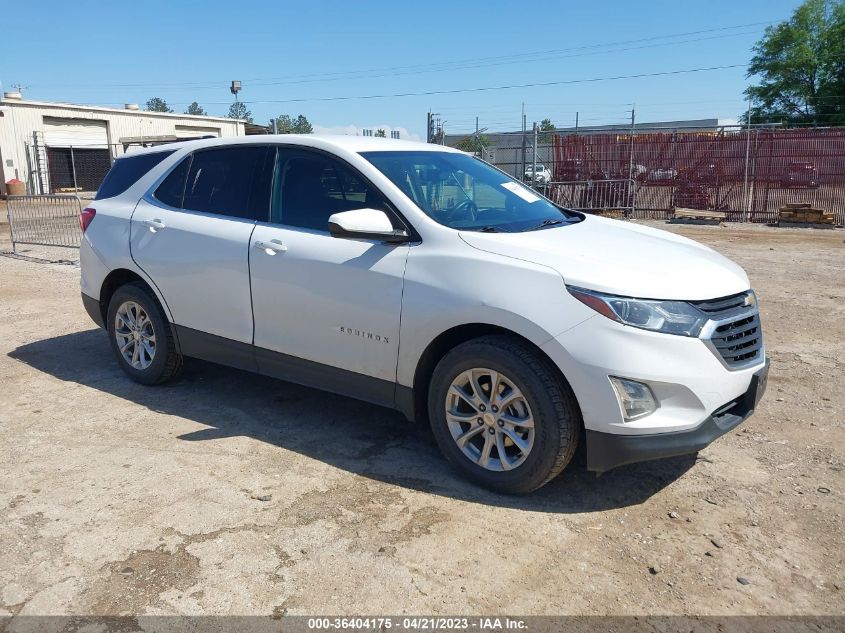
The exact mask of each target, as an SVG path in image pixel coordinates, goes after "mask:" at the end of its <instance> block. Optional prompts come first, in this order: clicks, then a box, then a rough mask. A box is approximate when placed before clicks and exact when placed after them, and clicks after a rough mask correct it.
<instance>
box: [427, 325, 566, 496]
mask: <svg viewBox="0 0 845 633" xmlns="http://www.w3.org/2000/svg"><path fill="white" fill-rule="evenodd" d="M428 416H429V419H430V421H431V430H432V432H433V433H434V437H435V439H436V440H437V444H438V445H439V446H440V450H441V451H443V454H444V455H445V456H446V458H447V459H448V460H449V461H450V462H451V463H452V465H453V466H454V467H455V468H456V469H458V470H459V471H460V472H461V473H463V474H464V475H465V476H466V477H468V478H469V479H471V480H473V481H474V482H476V483H478V484H480V485H482V486H485V487H487V488H490V489H492V490H495V491H497V492H504V493H524V492H530V491H532V490H536V489H537V488H539V487H540V486H542V485H543V484H545V483H547V482H548V481H550V480H551V479H553V478H554V477H555V476H556V475H557V474H558V473H560V471H561V470H563V468H564V467H565V466H566V465H567V464H568V463H569V461H570V460H571V459H572V455H573V453H574V451H575V447H576V446H577V443H578V435H579V433H580V429H581V411H580V409H579V408H578V403H577V401H576V400H575V396H574V394H573V393H572V390H571V389H570V387H569V384H568V383H567V382H566V379H565V378H564V377H563V376H561V375H560V372H559V371H558V370H557V368H556V367H555V366H554V365H552V364H551V361H550V360H549V359H548V358H547V357H545V356H544V355H543V354H542V352H540V351H539V350H538V349H537V348H536V347H533V346H532V345H530V344H529V343H528V342H526V341H522V340H520V339H517V338H516V337H512V336H509V335H506V334H495V335H489V336H482V337H479V338H476V339H472V340H469V341H466V342H465V343H461V344H460V345H457V346H456V347H454V348H453V349H452V350H451V351H449V352H448V353H447V354H446V355H445V356H444V357H443V358H442V359H441V360H440V362H438V363H437V366H436V367H435V368H434V372H433V374H432V376H431V381H430V383H429V388H428Z"/></svg>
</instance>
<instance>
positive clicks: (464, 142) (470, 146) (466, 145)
mask: <svg viewBox="0 0 845 633" xmlns="http://www.w3.org/2000/svg"><path fill="white" fill-rule="evenodd" d="M492 144H493V142H492V141H491V140H490V137H489V136H485V135H484V134H470V135H469V136H465V137H464V138H462V139H461V140H460V141H458V142H457V143H456V144H455V147H456V148H458V149H459V150H461V151H463V152H472V153H473V154H481V153H482V152H483V150H484V148H485V147H488V146H490V145H492Z"/></svg>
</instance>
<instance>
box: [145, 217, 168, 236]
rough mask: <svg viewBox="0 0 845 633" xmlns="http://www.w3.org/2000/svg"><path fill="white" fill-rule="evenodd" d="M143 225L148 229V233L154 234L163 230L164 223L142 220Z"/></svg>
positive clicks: (156, 220) (157, 220)
mask: <svg viewBox="0 0 845 633" xmlns="http://www.w3.org/2000/svg"><path fill="white" fill-rule="evenodd" d="M144 224H146V225H147V226H148V227H150V232H151V233H155V232H156V231H161V230H162V229H163V228H164V222H162V221H161V220H159V219H158V218H156V219H155V220H144Z"/></svg>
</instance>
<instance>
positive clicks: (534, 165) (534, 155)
mask: <svg viewBox="0 0 845 633" xmlns="http://www.w3.org/2000/svg"><path fill="white" fill-rule="evenodd" d="M531 160H532V166H531V180H532V181H533V182H532V183H531V186H532V187H536V183H537V121H534V151H533V152H532V159H531Z"/></svg>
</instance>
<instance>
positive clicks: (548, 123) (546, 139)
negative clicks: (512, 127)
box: [537, 119, 555, 143]
mask: <svg viewBox="0 0 845 633" xmlns="http://www.w3.org/2000/svg"><path fill="white" fill-rule="evenodd" d="M537 127H538V129H539V130H540V134H539V136H538V137H537V138H538V140H539V141H540V142H541V143H551V142H552V137H554V131H555V124H554V123H552V120H551V119H543V120H542V121H540V125H539V126H537Z"/></svg>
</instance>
